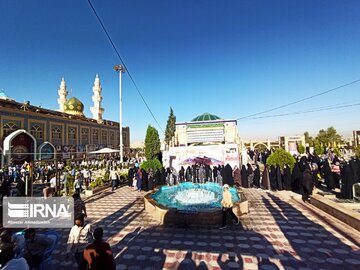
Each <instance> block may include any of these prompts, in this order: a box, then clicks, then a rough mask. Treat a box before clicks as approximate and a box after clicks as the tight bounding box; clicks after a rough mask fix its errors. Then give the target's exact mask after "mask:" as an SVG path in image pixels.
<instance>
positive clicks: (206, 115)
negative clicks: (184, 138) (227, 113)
mask: <svg viewBox="0 0 360 270" xmlns="http://www.w3.org/2000/svg"><path fill="white" fill-rule="evenodd" d="M219 119H221V118H220V117H219V116H216V115H214V114H210V113H203V114H202V115H199V116H197V117H195V118H194V119H193V120H191V122H198V121H212V120H219Z"/></svg>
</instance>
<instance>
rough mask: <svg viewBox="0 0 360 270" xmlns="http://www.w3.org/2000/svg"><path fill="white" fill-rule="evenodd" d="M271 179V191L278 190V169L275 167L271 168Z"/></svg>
mask: <svg viewBox="0 0 360 270" xmlns="http://www.w3.org/2000/svg"><path fill="white" fill-rule="evenodd" d="M269 178H270V189H271V190H276V189H277V183H276V168H275V166H274V165H271V166H270V172H269Z"/></svg>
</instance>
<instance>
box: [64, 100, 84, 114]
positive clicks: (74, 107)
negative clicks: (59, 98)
mask: <svg viewBox="0 0 360 270" xmlns="http://www.w3.org/2000/svg"><path fill="white" fill-rule="evenodd" d="M64 112H66V113H68V114H72V115H79V116H84V104H82V102H81V101H80V100H78V99H77V98H76V97H72V98H70V99H69V100H67V101H65V103H64Z"/></svg>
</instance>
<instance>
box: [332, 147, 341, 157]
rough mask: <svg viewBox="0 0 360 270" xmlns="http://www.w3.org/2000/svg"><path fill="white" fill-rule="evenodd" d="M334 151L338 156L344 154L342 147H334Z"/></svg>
mask: <svg viewBox="0 0 360 270" xmlns="http://www.w3.org/2000/svg"><path fill="white" fill-rule="evenodd" d="M334 153H335V155H336V156H337V157H341V156H342V154H341V152H340V149H339V148H337V147H335V148H334Z"/></svg>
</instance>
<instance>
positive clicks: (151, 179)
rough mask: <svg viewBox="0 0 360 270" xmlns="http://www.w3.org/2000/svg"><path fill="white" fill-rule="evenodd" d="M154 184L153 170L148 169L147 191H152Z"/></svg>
mask: <svg viewBox="0 0 360 270" xmlns="http://www.w3.org/2000/svg"><path fill="white" fill-rule="evenodd" d="M154 182H155V174H154V170H153V169H152V168H150V170H149V174H148V189H149V190H153V189H154Z"/></svg>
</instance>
